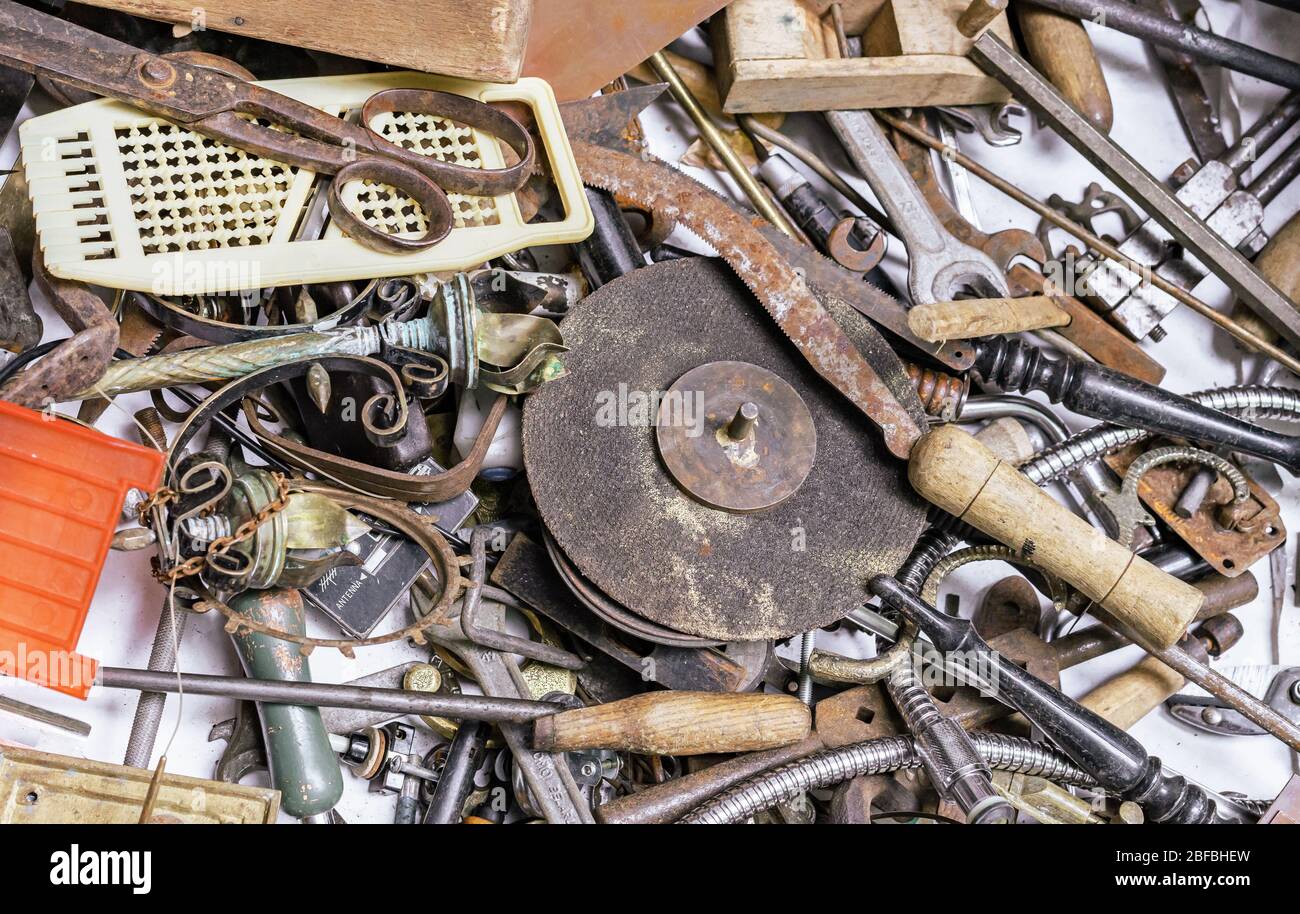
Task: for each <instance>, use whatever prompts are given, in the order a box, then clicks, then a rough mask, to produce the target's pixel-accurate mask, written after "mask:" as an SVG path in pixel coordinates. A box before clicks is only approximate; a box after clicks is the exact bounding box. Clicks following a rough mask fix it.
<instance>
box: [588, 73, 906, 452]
mask: <svg viewBox="0 0 1300 914" xmlns="http://www.w3.org/2000/svg"><path fill="white" fill-rule="evenodd" d="M633 91H635V90H633ZM660 92H662V89H661V88H660V89H658V91H656V92H655V93H654V95H653V96H650V100H653V98H654V97H657V96H658V94H659V93H660ZM624 94H627V93H610V94H609V95H607V96H602V97H601V98H600V99H594V100H592V101H594V102H601V101H603V102H604V103H605V105H608V106H615V107H613V108H608V107H607V108H605V117H604V119H602V118H601V116H600V115H599V114H598V113H596V112H595V111H594V110H592V109H588V108H584V107H583V106H584V105H585V104H587V103H582V102H579V103H574V104H572V105H568V106H565V108H566V112H565V126H566V129H567V130H568V132H569V137H570V140H571V141H572V142H573V147H574V154H575V156H576V157H577V161H578V167H579V170H580V171H581V172H582V175H583V180H584V182H586V183H587V184H589V185H591V186H593V187H597V188H600V189H601V190H605V191H608V192H610V193H612V194H614V195H615V196H616V197H619V198H621V199H623V200H626V201H629V202H631V203H634V204H636V205H637V206H640V207H643V208H645V209H646V210H647V211H648V212H651V213H654V214H656V215H657V216H659V217H661V218H665V219H668V220H670V221H671V222H674V223H676V224H678V225H681V226H682V227H684V228H686V229H687V230H689V231H690V232H691V233H693V234H694V235H696V236H697V237H698V238H700V240H702V241H704V242H705V243H707V244H709V245H710V246H711V247H713V249H714V250H715V251H717V252H718V256H720V257H721V258H722V259H723V260H724V261H725V262H726V263H727V264H728V265H729V266H730V267H731V268H732V270H734V271H735V273H736V275H737V276H738V277H739V278H740V279H741V281H742V282H744V283H745V285H746V286H747V287H748V288H749V290H750V291H751V292H752V293H753V294H754V296H755V297H756V298H757V299H758V300H759V302H760V303H761V304H762V305H763V307H764V308H765V309H766V310H767V312H768V314H769V315H771V317H772V319H773V320H775V321H776V323H777V326H779V327H780V328H781V330H782V331H783V332H784V333H785V335H786V336H787V337H788V338H789V339H790V341H791V342H792V343H793V344H794V345H795V347H796V348H797V349H798V350H799V352H800V354H802V355H803V357H804V359H805V360H807V362H808V364H809V365H810V366H812V368H813V369H814V370H815V371H816V372H817V373H818V374H819V375H821V376H822V377H823V378H825V379H826V380H827V381H828V382H830V384H831V385H832V386H833V387H835V388H836V389H838V390H839V391H840V392H841V393H843V394H844V396H846V397H847V398H848V399H849V401H850V402H852V403H853V404H854V405H855V406H856V407H857V408H858V409H859V410H861V411H862V413H863V414H864V415H866V417H867V418H868V419H870V420H871V421H872V422H873V423H875V425H876V426H877V427H878V428H879V429H880V431H881V433H882V434H883V436H884V439H885V444H886V446H887V447H888V448H889V450H890V452H891V453H892V454H894V455H895V456H897V457H900V458H903V459H906V458H907V457H908V455H910V454H911V452H912V446H913V445H914V444H915V443H916V442H917V440H919V439H920V437H921V435H922V434H923V429H924V427H925V414H924V411H923V410H922V409H921V404H920V400H919V399H918V398H917V397H916V395H915V393H914V392H913V391H912V388H911V386H910V385H909V384H907V383H906V382H905V381H903V383H901V384H900V383H899V381H900V379H904V378H905V372H904V370H903V366H902V363H901V362H900V361H899V360H898V357H897V356H896V355H895V354H894V353H893V350H891V349H890V348H889V347H888V345H887V344H886V343H885V342H884V340H883V339H879V346H873V347H872V349H873V352H872V353H871V354H872V356H873V359H874V361H875V363H876V367H873V364H872V362H870V361H868V359H867V358H866V357H864V355H863V353H862V352H860V351H859V350H858V348H857V347H856V346H855V345H854V344H853V341H852V340H851V339H849V337H848V334H846V333H845V332H844V330H843V328H842V327H840V325H839V324H838V323H837V322H836V320H835V318H834V317H832V316H831V313H830V312H829V311H828V310H827V309H826V308H825V307H824V306H823V305H822V303H821V302H820V301H818V300H817V297H816V296H815V295H814V294H813V293H812V291H811V289H810V288H809V286H808V284H807V282H806V280H805V273H804V271H801V270H798V269H796V268H795V267H794V266H792V265H791V264H790V262H789V261H788V260H787V259H786V257H784V256H783V255H782V252H781V251H780V250H778V248H777V247H776V245H774V244H773V242H772V241H771V240H769V239H768V237H766V236H765V234H764V233H762V232H761V231H759V229H758V228H757V227H756V226H755V225H754V223H753V222H751V221H750V219H749V218H747V217H746V216H745V215H744V214H743V213H741V212H739V211H738V210H736V209H735V208H734V207H733V206H732V205H731V204H730V203H728V202H727V201H725V200H724V199H723V198H722V197H720V196H718V195H717V194H716V193H714V192H713V191H711V190H710V189H709V188H707V187H705V186H704V185H702V184H700V183H699V182H697V181H695V180H693V179H692V178H690V177H688V176H687V175H685V174H683V173H681V172H679V171H677V170H676V169H674V168H672V167H670V166H669V165H668V164H667V163H665V162H662V161H660V160H658V159H656V158H654V157H653V156H651V155H649V154H648V153H647V154H643V155H641V156H640V157H637V156H632V155H628V154H626V153H623V152H619V151H617V150H615V149H610V148H606V147H605V146H602V145H596V144H595V143H591V142H587V141H586V138H587V137H592V138H595V137H597V136H599V135H602V134H603V135H604V136H606V137H608V136H610V132H609V131H610V130H611V129H614V127H615V125H620V126H618V130H620V131H622V130H625V128H626V124H627V121H628V120H629V119H630V116H634V114H635V112H636V111H638V110H640V108H639V107H636V101H637V99H629V100H626V102H625V103H624V105H623V106H621V107H619V106H618V102H617V100H618V96H620V95H624ZM646 103H648V102H646ZM642 107H643V106H642ZM611 118H613V119H614V120H612V121H611V120H610V119H611ZM620 118H621V120H619V119H620ZM596 125H600V127H601V129H600V130H599V131H598V130H597V127H596ZM617 135H618V136H622V135H623V134H622V133H621V132H620V133H619V134H617ZM620 145H622V144H620ZM864 285H865V284H864ZM881 294H883V293H881ZM877 367H880V368H883V369H884V370H883V373H884V374H886V375H888V376H890V378H891V380H892V381H893V382H894V383H893V384H892V385H891V384H887V383H886V382H885V381H884V380H882V377H881V374H882V372H878V371H877ZM904 403H907V404H908V405H907V406H905V405H904Z"/></svg>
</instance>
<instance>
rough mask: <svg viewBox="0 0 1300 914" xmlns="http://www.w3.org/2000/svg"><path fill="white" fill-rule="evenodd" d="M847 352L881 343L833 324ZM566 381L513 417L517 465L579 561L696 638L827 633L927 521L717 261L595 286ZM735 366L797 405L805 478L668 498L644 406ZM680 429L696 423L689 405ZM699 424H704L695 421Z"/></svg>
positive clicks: (580, 319)
mask: <svg viewBox="0 0 1300 914" xmlns="http://www.w3.org/2000/svg"><path fill="white" fill-rule="evenodd" d="M845 331H846V332H847V333H848V334H849V336H850V337H851V338H852V339H853V340H854V342H855V344H857V345H859V347H860V348H867V347H868V346H870V345H872V344H873V343H876V342H878V341H879V336H878V335H877V334H876V332H875V330H874V329H873V328H871V327H869V326H867V325H866V322H865V321H861V320H859V321H857V322H854V323H852V324H847V325H846V326H845ZM564 336H565V341H566V343H567V344H568V345H569V346H570V347H571V352H569V353H568V354H567V355H566V357H565V365H566V367H567V369H568V374H567V375H566V376H565V377H563V378H560V379H558V380H555V381H552V382H549V383H547V384H545V385H544V386H543V387H541V388H540V389H539V390H538V391H537V392H536V393H534V394H532V395H531V396H530V397H529V398H528V401H527V403H526V404H525V408H524V461H525V466H526V468H527V472H528V478H529V482H530V485H531V487H532V490H533V495H534V498H535V500H536V503H537V506H538V509H539V511H540V512H541V515H542V519H543V520H544V522H545V524H546V526H547V528H548V529H549V530H550V532H551V533H552V535H553V536H554V537H555V540H556V541H557V542H558V543H559V545H560V547H561V548H562V549H563V550H564V552H565V553H566V554H567V555H568V557H569V558H570V560H571V561H572V562H573V564H574V565H575V566H576V567H577V569H578V570H579V571H580V572H581V573H582V574H583V575H584V576H585V577H586V578H587V579H589V580H590V581H591V582H592V583H593V584H595V585H596V586H598V587H599V588H600V589H601V590H603V591H604V592H605V593H606V594H608V595H609V596H610V597H611V598H613V599H614V600H616V601H618V602H619V603H621V604H623V605H624V606H625V607H627V608H628V609H629V610H631V611H633V612H635V613H637V614H638V615H641V616H643V617H644V618H646V619H649V620H651V621H652V622H655V623H657V624H659V625H663V626H667V627H669V628H672V629H675V630H677V631H680V632H685V633H687V634H691V635H696V636H699V637H704V638H716V639H719V640H723V641H752V640H763V639H772V638H786V637H790V636H792V635H795V634H798V633H800V632H805V631H809V630H811V629H814V628H818V627H821V626H825V625H828V624H830V623H831V622H833V621H835V620H836V619H839V618H841V617H842V616H843V615H844V614H845V613H846V612H848V611H849V610H851V609H852V608H853V607H855V606H857V605H859V604H861V603H862V602H863V600H864V599H866V598H867V596H868V592H867V588H866V582H867V581H868V580H870V578H871V577H872V576H873V575H875V574H880V573H885V574H892V573H893V572H894V571H896V570H897V568H898V566H899V565H900V564H901V563H902V561H903V559H904V558H905V557H906V556H907V553H908V552H909V551H910V549H911V548H912V546H913V545H914V544H915V542H916V538H917V536H918V535H919V534H920V531H921V528H922V526H923V524H924V521H925V504H924V502H923V501H922V500H921V499H920V498H919V497H918V496H916V495H915V494H914V493H913V491H912V488H911V486H910V485H909V484H908V481H907V476H906V467H905V465H904V464H903V463H902V462H901V461H899V460H897V459H895V458H894V457H893V456H892V455H890V454H889V452H888V451H887V450H886V448H885V446H884V444H883V442H882V441H881V440H880V438H879V436H878V435H876V434H874V429H873V428H872V427H871V425H870V424H869V423H867V422H866V421H864V420H863V418H862V416H861V414H860V413H858V412H857V411H856V410H855V409H854V408H853V406H852V405H850V404H849V403H848V401H847V400H845V398H844V397H842V396H841V395H840V394H839V393H838V392H837V391H835V390H833V389H831V388H830V387H829V386H828V385H827V384H826V383H825V382H824V381H823V380H822V379H821V378H820V377H819V376H818V375H817V374H816V373H815V372H813V370H812V369H811V368H809V367H808V366H807V364H806V363H805V362H804V361H803V360H802V358H801V357H800V356H799V354H798V352H797V351H796V350H795V349H794V348H793V346H792V345H791V344H790V343H789V342H788V341H787V340H786V339H785V338H784V337H782V336H781V335H780V334H779V333H778V332H777V331H776V329H775V328H774V327H773V326H771V320H770V319H769V318H768V317H767V315H766V314H765V313H764V312H763V310H762V309H761V308H760V307H758V305H757V304H756V303H755V302H754V300H753V298H752V296H751V295H750V293H749V292H748V290H747V289H746V288H745V286H744V285H743V284H742V283H741V282H739V281H738V280H737V279H736V278H735V277H734V276H733V275H732V274H731V273H730V271H729V270H728V269H727V268H726V267H725V266H723V265H722V264H721V263H720V262H718V261H714V260H709V259H705V258H690V259H684V260H679V261H672V262H668V263H661V264H657V265H654V266H650V267H645V268H643V269H639V270H637V271H635V272H633V273H630V274H628V275H627V276H624V277H621V278H620V279H617V280H615V281H614V282H612V283H609V284H608V285H606V286H603V287H602V288H600V289H599V290H597V291H596V292H594V293H593V294H592V295H591V296H589V297H588V298H586V299H585V300H584V301H583V302H582V304H581V305H579V306H578V307H577V308H575V309H574V311H573V312H572V313H571V314H570V315H569V316H568V317H567V318H566V319H565V321H564ZM717 361H740V362H749V363H752V364H754V365H758V366H760V367H762V368H766V369H768V370H769V371H772V372H774V373H775V374H777V375H778V376H780V377H781V378H783V379H784V380H785V381H786V382H788V383H789V384H790V385H791V386H792V387H793V388H794V389H795V391H796V392H797V393H798V394H799V396H800V397H802V398H803V400H804V402H805V403H806V404H807V407H808V410H809V411H810V413H811V414H812V418H813V423H814V426H815V428H816V434H817V456H816V460H815V463H814V465H813V467H812V470H811V472H810V473H809V474H808V477H807V479H806V480H805V481H804V483H803V485H802V486H800V488H799V490H798V491H797V492H796V493H795V494H794V495H793V496H792V497H790V498H789V499H788V500H786V501H785V502H783V503H782V504H780V505H777V506H776V507H773V508H771V509H769V510H766V511H762V512H759V513H756V514H734V513H729V512H727V511H722V510H718V509H715V508H710V507H707V506H705V505H703V504H701V503H700V502H698V501H696V500H694V499H692V498H691V497H690V496H689V495H687V494H686V493H685V492H683V491H682V490H681V489H680V488H679V487H678V486H677V484H676V483H675V482H674V481H673V479H672V477H671V476H670V475H669V473H668V472H667V470H666V468H665V467H664V464H663V461H662V460H661V458H660V455H659V452H658V448H657V445H656V435H655V425H654V424H655V418H656V415H657V413H658V403H657V402H656V398H657V397H659V396H661V395H662V394H663V393H664V392H666V391H668V390H669V389H670V388H671V387H672V385H673V383H674V382H675V381H677V379H679V378H680V377H681V376H682V375H684V374H685V373H686V372H688V371H690V370H691V369H693V368H695V367H697V366H699V365H703V364H705V363H708V362H717ZM681 418H682V420H683V421H688V422H689V421H694V416H693V415H692V406H691V403H690V401H689V399H688V400H686V401H684V402H683V404H682V408H681ZM699 420H700V421H703V416H702V415H701V416H699Z"/></svg>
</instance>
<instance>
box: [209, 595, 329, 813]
mask: <svg viewBox="0 0 1300 914" xmlns="http://www.w3.org/2000/svg"><path fill="white" fill-rule="evenodd" d="M230 608H231V609H233V610H234V611H235V612H236V613H238V614H240V615H242V616H247V617H248V618H249V619H251V620H253V621H255V622H260V623H262V624H264V625H268V626H271V627H272V628H275V629H278V630H280V631H283V632H291V633H293V634H298V635H305V634H306V633H307V618H306V613H305V612H304V609H303V603H302V595H301V594H299V593H298V591H296V590H248V591H245V592H244V593H242V594H240V595H239V596H237V597H235V598H234V599H233V600H231V601H230ZM231 638H232V640H233V641H234V642H235V648H236V649H237V650H238V651H239V659H240V660H241V661H242V662H243V664H244V673H245V674H247V675H248V677H249V678H250V679H279V680H287V681H290V682H311V666H310V665H309V664H308V662H307V658H306V657H304V656H303V655H302V653H301V652H300V651H299V650H298V645H296V644H292V643H290V642H288V641H281V640H280V639H279V638H272V637H270V636H269V635H263V634H260V633H257V632H249V631H243V630H241V631H240V632H238V633H236V634H234V635H232V636H231ZM257 713H258V716H259V717H261V719H262V734H263V736H264V737H265V739H266V756H267V760H268V761H269V762H270V766H271V781H272V783H274V784H275V787H276V789H277V790H279V791H280V794H281V797H280V806H281V808H282V809H284V811H285V812H287V813H288V814H289V815H291V816H294V817H295V818H299V819H305V818H308V817H310V816H318V815H321V814H323V813H327V812H329V811H330V810H331V809H333V808H334V804H336V803H337V802H338V801H339V797H341V796H342V795H343V774H342V772H341V771H340V770H339V758H338V756H337V755H336V754H335V753H334V750H333V749H332V748H331V747H330V740H329V734H328V733H327V732H325V724H324V723H323V722H322V721H321V716H320V709H319V708H315V707H306V706H304V705H280V704H269V703H265V702H258V704H257Z"/></svg>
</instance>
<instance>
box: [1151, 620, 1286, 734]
mask: <svg viewBox="0 0 1300 914" xmlns="http://www.w3.org/2000/svg"><path fill="white" fill-rule="evenodd" d="M1143 648H1144V649H1145V650H1146V652H1147V653H1149V654H1150V655H1151V656H1153V657H1156V658H1158V659H1159V660H1160V662H1161V663H1163V664H1164V665H1165V666H1167V667H1169V668H1170V669H1172V670H1174V671H1175V672H1177V673H1181V674H1182V675H1183V677H1184V678H1185V679H1187V680H1188V681H1190V682H1194V683H1196V684H1197V685H1198V686H1200V687H1201V688H1202V689H1204V690H1205V691H1207V692H1209V693H1210V694H1211V695H1213V696H1214V697H1215V698H1218V699H1219V700H1220V701H1222V702H1224V703H1225V704H1227V705H1228V706H1229V707H1231V708H1232V709H1233V710H1235V711H1237V712H1239V713H1240V714H1241V716H1242V717H1245V718H1246V719H1247V720H1249V721H1251V722H1252V723H1255V724H1258V725H1259V726H1261V727H1263V728H1264V729H1265V730H1267V731H1268V732H1269V733H1271V734H1273V735H1274V736H1276V737H1277V738H1278V739H1280V740H1281V741H1282V742H1284V743H1286V744H1287V745H1288V746H1290V747H1291V748H1292V749H1294V750H1296V751H1298V752H1300V727H1297V726H1296V725H1295V724H1294V723H1292V722H1291V721H1289V720H1287V719H1286V718H1285V717H1283V716H1282V715H1281V714H1279V713H1278V712H1277V711H1274V710H1273V709H1272V708H1270V707H1269V706H1268V705H1266V704H1264V703H1263V702H1262V701H1260V700H1259V699H1258V698H1256V697H1255V696H1254V695H1251V694H1250V693H1249V692H1247V691H1246V690H1245V689H1243V688H1242V687H1241V686H1239V685H1237V684H1236V683H1235V682H1233V681H1232V680H1231V679H1229V678H1228V677H1227V676H1224V675H1223V674H1222V673H1219V672H1216V671H1215V670H1212V669H1210V668H1209V667H1208V666H1206V665H1205V664H1203V663H1200V662H1198V661H1197V660H1196V658H1195V657H1193V656H1192V655H1191V654H1189V653H1187V652H1186V651H1184V650H1182V649H1180V648H1177V647H1171V648H1164V649H1161V650H1152V649H1151V648H1150V646H1148V645H1143Z"/></svg>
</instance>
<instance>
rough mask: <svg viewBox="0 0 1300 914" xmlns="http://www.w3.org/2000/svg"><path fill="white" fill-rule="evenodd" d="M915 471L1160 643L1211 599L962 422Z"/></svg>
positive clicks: (928, 441) (919, 452) (947, 505)
mask: <svg viewBox="0 0 1300 914" xmlns="http://www.w3.org/2000/svg"><path fill="white" fill-rule="evenodd" d="M908 477H909V478H910V479H911V481H912V486H913V488H915V489H916V491H917V492H919V493H920V494H921V495H923V496H925V498H927V499H928V500H929V501H931V502H932V503H934V504H935V505H938V506H939V507H940V508H942V509H943V510H945V511H947V512H948V513H949V514H952V515H954V516H956V517H958V518H960V519H961V520H963V521H965V522H966V523H968V524H970V525H971V526H973V527H976V528H978V529H979V530H981V531H982V532H984V533H986V534H988V535H989V536H991V537H993V538H994V539H995V540H997V541H998V542H1000V543H1004V544H1006V545H1007V546H1010V547H1011V548H1012V549H1014V550H1016V552H1017V553H1019V554H1020V555H1022V556H1024V557H1025V558H1026V559H1029V560H1030V561H1032V562H1033V564H1034V565H1035V566H1037V567H1039V568H1041V569H1043V570H1044V571H1046V572H1048V573H1050V574H1053V575H1056V576H1057V577H1058V578H1061V579H1062V580H1064V581H1067V582H1069V583H1070V584H1072V585H1073V586H1074V587H1076V588H1077V589H1078V590H1079V591H1080V592H1082V593H1083V594H1084V595H1085V596H1086V597H1088V598H1089V599H1091V600H1093V601H1095V602H1097V603H1099V604H1100V605H1102V606H1103V607H1105V608H1106V609H1108V610H1109V611H1110V612H1111V613H1112V614H1113V615H1114V616H1115V617H1116V618H1118V619H1120V620H1121V621H1122V622H1123V623H1124V624H1126V625H1128V626H1130V627H1132V629H1133V630H1134V631H1136V632H1137V633H1138V634H1139V635H1140V636H1141V637H1142V638H1144V639H1146V640H1148V641H1150V642H1152V643H1154V644H1156V645H1158V646H1160V647H1170V646H1172V645H1173V644H1174V643H1175V642H1176V641H1178V639H1179V638H1181V637H1182V636H1183V633H1184V632H1185V631H1186V630H1187V626H1188V625H1190V624H1191V623H1192V621H1193V620H1194V619H1195V618H1196V614H1197V612H1198V611H1199V610H1200V608H1201V604H1202V602H1204V600H1205V595H1204V594H1202V593H1201V592H1200V591H1199V590H1197V589H1196V588H1195V587H1193V586H1191V585H1190V584H1185V583H1184V582H1182V581H1180V580H1178V579H1177V578H1174V577H1171V576H1170V575H1168V574H1165V573H1164V572H1163V571H1160V570H1159V569H1158V568H1156V567H1155V566H1154V565H1152V564H1151V563H1149V562H1147V561H1146V560H1145V559H1143V558H1140V557H1139V556H1135V555H1134V554H1133V553H1131V552H1129V551H1128V550H1127V549H1125V548H1124V547H1123V546H1121V545H1120V544H1119V543H1117V542H1115V541H1114V540H1111V539H1108V538H1107V537H1106V535H1105V534H1104V533H1102V532H1101V531H1100V530H1098V529H1097V528H1095V527H1093V526H1091V525H1089V524H1088V523H1087V522H1086V521H1084V520H1082V519H1080V518H1079V517H1077V516H1075V515H1074V514H1071V513H1070V512H1069V511H1068V510H1067V509H1066V508H1065V507H1063V506H1062V505H1061V504H1060V503H1059V502H1057V501H1055V500H1054V499H1053V498H1052V497H1051V496H1049V495H1048V494H1047V493H1045V492H1044V491H1043V490H1042V489H1040V488H1038V486H1036V485H1034V484H1033V483H1032V482H1030V481H1029V479H1028V478H1027V477H1025V476H1024V475H1023V474H1022V473H1020V471H1018V470H1017V469H1016V468H1015V467H1013V466H1011V465H1010V464H1008V463H1005V462H1003V461H1002V460H1000V459H999V458H998V457H997V455H995V454H994V453H993V452H992V451H990V450H989V449H988V448H986V447H985V446H984V445H983V444H981V443H980V442H978V441H976V440H975V439H974V438H972V437H971V436H970V435H968V434H966V433H965V432H963V431H962V430H961V429H959V428H957V427H955V426H951V425H946V426H942V427H940V428H938V429H935V430H934V431H933V432H930V434H928V435H926V436H925V437H924V438H922V439H921V440H920V441H919V442H918V443H917V444H916V447H915V448H914V449H913V451H912V458H911V461H910V463H909V464H908Z"/></svg>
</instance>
